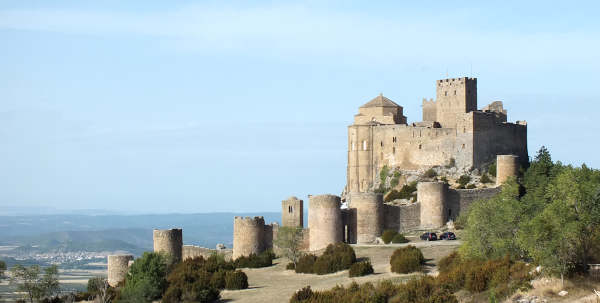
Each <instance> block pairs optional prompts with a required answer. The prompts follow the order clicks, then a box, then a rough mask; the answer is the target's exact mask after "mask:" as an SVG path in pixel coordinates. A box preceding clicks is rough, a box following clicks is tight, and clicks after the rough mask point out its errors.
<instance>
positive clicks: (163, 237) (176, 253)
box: [152, 228, 183, 263]
mask: <svg viewBox="0 0 600 303" xmlns="http://www.w3.org/2000/svg"><path fill="white" fill-rule="evenodd" d="M152 236H153V239H154V252H164V253H167V254H169V255H170V256H171V257H172V258H173V262H174V263H178V262H181V260H182V253H181V251H182V249H183V235H182V230H181V229H180V228H175V229H163V230H159V229H155V230H154V231H153V235H152Z"/></svg>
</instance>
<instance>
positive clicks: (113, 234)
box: [0, 212, 308, 254]
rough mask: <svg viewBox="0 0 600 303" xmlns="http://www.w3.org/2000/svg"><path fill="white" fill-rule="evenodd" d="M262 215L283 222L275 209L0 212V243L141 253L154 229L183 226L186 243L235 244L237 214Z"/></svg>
mask: <svg viewBox="0 0 600 303" xmlns="http://www.w3.org/2000/svg"><path fill="white" fill-rule="evenodd" d="M259 215H260V216H264V217H265V222H267V223H270V222H280V221H281V214H280V213H276V212H265V213H260V214H259V213H206V214H164V215H93V216H91V215H71V214H68V215H28V216H0V230H1V231H2V237H0V245H4V246H7V245H10V246H19V248H18V249H19V250H22V251H23V253H26V252H32V251H35V252H42V253H43V252H53V251H65V252H68V251H116V250H125V251H129V252H132V253H135V254H140V253H141V252H143V251H149V250H152V229H154V228H157V229H167V228H183V242H184V244H190V245H198V246H204V247H209V248H214V247H215V246H216V244H217V243H223V244H225V245H226V246H227V247H232V244H233V217H234V216H259ZM304 217H305V218H307V217H308V216H306V215H305V216H304Z"/></svg>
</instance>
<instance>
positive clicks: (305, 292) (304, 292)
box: [290, 286, 314, 303]
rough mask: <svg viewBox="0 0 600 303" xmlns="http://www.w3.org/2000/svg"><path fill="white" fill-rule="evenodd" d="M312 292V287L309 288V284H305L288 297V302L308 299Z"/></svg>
mask: <svg viewBox="0 0 600 303" xmlns="http://www.w3.org/2000/svg"><path fill="white" fill-rule="evenodd" d="M313 294H314V293H313V291H312V289H310V286H306V287H304V288H302V289H300V290H299V291H297V292H296V293H294V295H293V296H292V298H291V299H290V303H295V302H304V301H307V300H310V299H311V298H312V296H313Z"/></svg>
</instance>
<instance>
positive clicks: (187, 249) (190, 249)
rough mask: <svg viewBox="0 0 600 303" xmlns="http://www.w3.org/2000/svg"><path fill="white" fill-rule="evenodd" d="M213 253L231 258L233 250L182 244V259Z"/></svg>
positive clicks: (206, 256) (227, 258)
mask: <svg viewBox="0 0 600 303" xmlns="http://www.w3.org/2000/svg"><path fill="white" fill-rule="evenodd" d="M213 254H220V255H223V256H224V257H225V260H231V256H232V254H233V251H232V250H231V249H210V248H206V247H200V246H194V245H184V246H183V260H184V261H185V260H187V259H193V258H196V257H200V256H202V257H204V258H208V257H210V256H211V255H213Z"/></svg>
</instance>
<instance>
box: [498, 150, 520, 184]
mask: <svg viewBox="0 0 600 303" xmlns="http://www.w3.org/2000/svg"><path fill="white" fill-rule="evenodd" d="M496 159H497V160H496V185H502V184H503V183H504V182H506V180H507V179H508V178H509V177H516V176H517V175H518V174H519V166H520V165H519V157H518V156H515V155H498V156H497V157H496Z"/></svg>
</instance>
